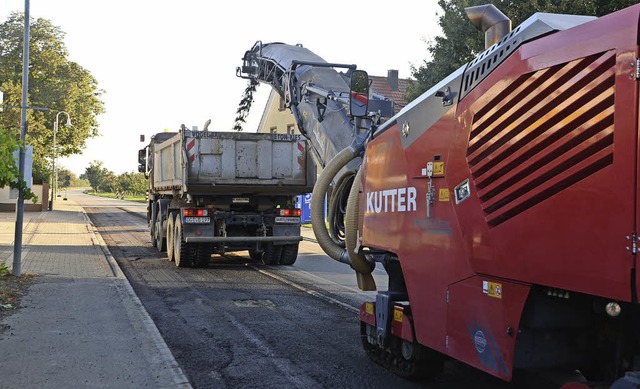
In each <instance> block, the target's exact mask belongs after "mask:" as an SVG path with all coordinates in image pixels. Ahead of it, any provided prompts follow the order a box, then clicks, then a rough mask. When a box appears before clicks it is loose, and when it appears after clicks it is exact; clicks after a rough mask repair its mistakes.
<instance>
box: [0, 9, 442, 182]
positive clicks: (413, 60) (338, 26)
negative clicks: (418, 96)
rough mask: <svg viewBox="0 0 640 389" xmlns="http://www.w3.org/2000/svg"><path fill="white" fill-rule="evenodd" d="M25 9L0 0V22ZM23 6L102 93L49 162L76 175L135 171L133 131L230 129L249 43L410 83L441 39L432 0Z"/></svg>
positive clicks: (256, 115) (254, 114)
mask: <svg viewBox="0 0 640 389" xmlns="http://www.w3.org/2000/svg"><path fill="white" fill-rule="evenodd" d="M302 4H304V6H303V5H302ZM24 9H25V1H24V0H0V22H4V21H6V20H7V17H8V16H9V14H10V13H11V12H16V11H17V12H23V11H24ZM29 9H30V14H31V17H32V18H44V19H48V20H50V21H51V22H52V23H53V24H54V25H55V26H58V27H60V28H61V30H62V31H63V32H65V34H66V36H65V45H66V47H67V49H68V52H69V57H68V58H69V60H71V61H74V62H76V63H78V64H79V65H80V66H82V67H84V68H85V69H87V70H88V71H89V72H90V73H91V74H92V75H93V76H94V77H95V78H96V80H97V81H98V87H99V88H100V89H102V90H104V94H103V96H102V100H103V101H104V103H105V110H106V112H105V113H104V114H101V115H99V116H98V117H97V119H98V122H99V129H98V131H99V133H100V136H98V137H97V138H92V139H90V140H88V141H87V147H86V149H85V150H84V152H83V153H82V154H81V155H76V156H72V157H68V158H60V159H59V160H58V162H57V165H59V166H62V167H65V168H67V169H69V170H71V171H72V172H74V173H75V174H77V175H80V174H82V173H84V172H85V169H86V167H88V166H89V164H90V163H91V162H92V161H101V162H102V163H103V166H104V167H106V168H107V169H109V170H111V171H113V172H114V173H116V174H118V175H119V174H122V173H126V172H133V171H137V155H138V153H137V151H138V149H141V148H142V147H144V145H145V144H143V143H140V135H142V134H144V135H145V137H146V139H147V140H148V139H149V137H150V136H151V135H153V134H155V133H158V132H162V131H164V130H165V129H168V130H169V131H177V130H178V129H179V128H180V125H181V124H185V125H186V126H187V127H189V128H191V127H193V126H198V127H199V128H200V129H202V127H203V125H204V123H205V121H207V119H211V121H212V123H211V125H210V126H209V130H210V131H231V128H232V126H233V124H234V120H235V116H236V110H237V108H238V104H239V102H240V99H241V98H242V93H243V91H244V89H245V87H246V86H247V81H246V80H244V79H241V78H239V77H236V67H238V66H241V65H242V56H243V55H244V53H245V51H247V50H249V49H251V47H252V46H253V45H254V44H255V43H256V41H262V42H263V43H269V42H283V43H288V44H302V45H303V46H304V47H306V48H307V49H309V50H311V51H312V52H314V53H315V54H317V55H319V56H320V57H322V58H323V59H324V60H325V61H327V62H332V63H345V64H347V63H348V64H356V65H357V66H358V68H359V69H363V70H366V71H367V72H369V74H370V75H374V76H386V75H387V71H388V70H390V69H397V70H398V71H399V77H400V78H411V66H412V65H413V66H415V67H420V66H421V65H422V64H423V62H424V60H425V59H427V58H428V52H427V42H429V41H430V40H432V39H433V38H434V37H436V36H437V35H439V34H440V28H439V26H438V24H437V17H438V14H439V13H440V12H441V11H440V8H439V7H438V5H437V1H436V0H422V1H411V0H395V1H381V0H364V1H363V0H351V1H345V0H341V1H340V0H323V1H320V2H304V3H300V2H266V1H259V0H245V1H242V2H240V3H231V2H225V1H220V2H214V1H210V0H180V1H165V0H153V1H152V0H30V1H29ZM353 26H357V27H356V28H354V27H353ZM270 89H271V87H270V86H269V85H266V84H260V85H259V87H258V90H257V92H256V93H255V94H254V97H255V101H254V103H253V106H252V109H251V113H250V115H249V117H248V119H247V123H246V124H245V126H244V131H245V132H255V131H256V129H257V127H258V123H259V121H260V117H261V116H262V112H263V110H264V108H265V105H266V101H267V97H268V95H269V92H270ZM60 117H61V119H60V120H61V121H63V120H65V118H64V115H61V116H60ZM71 122H72V123H73V117H72V118H71ZM52 127H53V124H52ZM27 144H28V137H27Z"/></svg>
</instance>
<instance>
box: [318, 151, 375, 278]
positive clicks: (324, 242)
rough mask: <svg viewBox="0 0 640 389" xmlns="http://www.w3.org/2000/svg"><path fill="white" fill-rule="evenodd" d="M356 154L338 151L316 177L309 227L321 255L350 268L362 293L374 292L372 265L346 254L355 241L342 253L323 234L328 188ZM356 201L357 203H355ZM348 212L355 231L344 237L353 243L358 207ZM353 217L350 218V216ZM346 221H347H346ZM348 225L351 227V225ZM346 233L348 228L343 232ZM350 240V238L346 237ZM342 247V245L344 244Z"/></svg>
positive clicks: (325, 230) (327, 235)
mask: <svg viewBox="0 0 640 389" xmlns="http://www.w3.org/2000/svg"><path fill="white" fill-rule="evenodd" d="M356 156H357V155H356V151H355V148H354V147H353V146H349V147H347V148H344V149H343V150H341V151H340V152H339V153H338V154H336V156H335V157H333V158H332V159H331V161H329V163H328V164H327V165H326V166H325V168H324V169H323V171H322V173H321V174H320V177H318V181H317V182H316V184H315V185H314V187H313V192H312V194H311V225H312V227H313V233H314V234H315V236H316V240H317V241H318V244H319V245H320V247H321V248H322V250H324V252H325V253H327V255H328V256H329V257H331V258H332V259H334V260H336V261H338V262H342V263H347V264H349V265H351V267H352V268H353V269H354V270H355V271H356V276H357V279H358V287H359V288H360V289H362V290H376V289H375V282H374V280H373V277H372V276H371V272H372V271H373V268H374V265H375V264H372V263H370V262H369V261H368V260H367V259H366V258H365V257H364V256H362V255H358V254H355V253H349V252H348V248H349V247H351V248H352V250H353V249H354V248H355V246H356V243H357V242H356V241H355V240H353V237H352V238H351V240H352V242H351V243H347V249H344V248H342V247H340V246H339V245H337V244H336V243H335V242H334V241H333V239H331V237H330V236H329V232H328V231H327V227H326V225H325V222H324V197H325V195H326V193H327V190H328V189H329V185H330V184H331V181H332V180H333V178H334V177H335V176H336V174H338V172H339V171H340V169H342V167H344V166H345V165H346V164H347V163H349V162H350V161H351V160H352V159H354V158H356ZM356 180H357V182H358V187H359V177H358V176H356ZM354 185H356V181H354ZM355 192H356V193H355V197H357V194H358V193H357V192H358V188H356V189H355ZM352 194H353V187H352V192H351V193H350V194H349V201H348V203H350V202H351V201H352V199H351V198H352ZM355 201H356V202H357V201H358V200H357V199H356V200H355ZM351 209H353V210H355V211H352V212H351V213H352V214H353V213H355V228H356V230H355V231H354V230H352V232H351V233H349V232H346V233H347V234H355V235H356V237H355V239H357V232H356V231H357V226H358V221H357V217H358V206H357V204H356V206H355V207H354V206H353V204H352V207H351ZM348 210H349V204H347V215H349V211H348ZM352 217H353V215H352ZM347 220H349V219H348V218H347ZM351 224H354V222H353V221H352V222H351ZM346 229H347V230H349V226H347V228H346ZM350 236H351V235H350ZM345 243H346V242H345Z"/></svg>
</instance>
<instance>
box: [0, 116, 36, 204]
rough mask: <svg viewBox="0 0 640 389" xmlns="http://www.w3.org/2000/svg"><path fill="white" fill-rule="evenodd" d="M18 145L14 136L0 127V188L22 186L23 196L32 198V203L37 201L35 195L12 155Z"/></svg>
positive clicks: (17, 187)
mask: <svg viewBox="0 0 640 389" xmlns="http://www.w3.org/2000/svg"><path fill="white" fill-rule="evenodd" d="M19 147H20V142H19V141H18V140H17V139H16V137H15V136H14V135H13V134H11V133H9V132H8V131H6V130H4V129H2V128H0V188H4V187H6V186H8V187H10V188H14V189H19V188H22V190H23V193H24V198H25V199H26V200H32V201H33V202H34V203H35V202H36V201H38V196H36V195H35V194H34V193H33V192H31V190H30V189H29V188H28V187H27V183H26V182H25V181H24V178H23V177H21V176H20V171H19V169H18V166H17V164H16V160H15V158H14V157H13V153H14V152H15V151H17V150H18V148H19Z"/></svg>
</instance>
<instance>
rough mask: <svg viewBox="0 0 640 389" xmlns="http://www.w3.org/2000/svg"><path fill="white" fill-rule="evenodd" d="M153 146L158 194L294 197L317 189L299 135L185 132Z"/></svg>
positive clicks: (163, 138) (160, 139)
mask: <svg viewBox="0 0 640 389" xmlns="http://www.w3.org/2000/svg"><path fill="white" fill-rule="evenodd" d="M167 138H168V139H167ZM154 141H155V142H154V147H153V151H152V158H153V168H152V173H151V174H153V188H154V189H155V190H156V191H160V192H163V191H166V192H172V191H174V190H177V191H179V192H182V193H184V194H191V195H197V194H201V195H206V194H217V193H238V194H240V193H248V194H260V193H264V194H287V195H296V194H302V193H310V192H311V191H312V189H313V185H314V183H315V178H316V169H315V164H314V163H313V161H312V160H311V158H310V153H309V147H308V145H307V141H306V140H305V139H304V138H303V137H302V136H301V135H289V134H258V133H241V132H210V131H189V130H184V131H179V132H177V133H160V134H157V135H156V136H155V137H154Z"/></svg>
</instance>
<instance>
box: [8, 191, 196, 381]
mask: <svg viewBox="0 0 640 389" xmlns="http://www.w3.org/2000/svg"><path fill="white" fill-rule="evenodd" d="M15 219H16V214H15V212H5V213H0V262H4V263H6V264H7V265H8V266H9V267H10V268H12V265H13V250H14V244H13V240H14V234H15ZM21 270H22V274H27V273H30V274H37V275H39V276H38V277H36V279H35V283H34V284H33V285H32V286H31V287H30V288H29V291H28V293H27V294H26V295H25V296H24V297H23V298H22V302H21V308H20V309H19V310H17V311H16V313H14V314H13V315H10V316H8V317H7V318H5V319H3V320H2V321H0V388H12V389H13V388H72V387H73V388H76V387H83V388H191V385H190V384H189V382H188V380H187V378H186V377H185V375H184V374H183V372H182V369H181V368H180V367H179V366H178V364H177V362H176V360H175V359H174V357H173V355H172V354H171V351H170V350H169V348H168V347H167V345H166V343H165V342H164V340H163V339H162V337H161V335H160V333H159V331H158V329H157V328H156V326H155V324H154V323H153V321H152V320H151V318H150V317H149V315H148V314H147V312H146V310H145V309H144V307H143V305H142V303H141V302H140V300H139V299H138V297H137V296H136V295H135V292H134V291H133V289H132V287H131V285H130V284H129V282H128V281H127V279H126V277H125V276H124V275H123V273H122V271H121V270H120V268H119V267H118V265H117V263H116V262H115V260H114V258H113V257H112V256H111V254H110V253H109V250H108V249H107V247H106V245H105V244H104V241H103V240H102V238H101V237H100V235H99V234H98V233H97V232H96V229H95V227H94V226H93V224H92V223H91V221H90V220H89V218H88V217H87V215H86V214H85V213H84V210H83V209H82V207H80V206H79V205H78V204H77V203H75V202H74V201H73V200H71V199H69V200H67V201H63V200H61V199H57V200H56V203H55V205H54V210H53V211H49V212H26V213H24V223H23V241H22V259H21ZM0 309H2V308H0Z"/></svg>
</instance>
